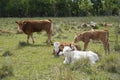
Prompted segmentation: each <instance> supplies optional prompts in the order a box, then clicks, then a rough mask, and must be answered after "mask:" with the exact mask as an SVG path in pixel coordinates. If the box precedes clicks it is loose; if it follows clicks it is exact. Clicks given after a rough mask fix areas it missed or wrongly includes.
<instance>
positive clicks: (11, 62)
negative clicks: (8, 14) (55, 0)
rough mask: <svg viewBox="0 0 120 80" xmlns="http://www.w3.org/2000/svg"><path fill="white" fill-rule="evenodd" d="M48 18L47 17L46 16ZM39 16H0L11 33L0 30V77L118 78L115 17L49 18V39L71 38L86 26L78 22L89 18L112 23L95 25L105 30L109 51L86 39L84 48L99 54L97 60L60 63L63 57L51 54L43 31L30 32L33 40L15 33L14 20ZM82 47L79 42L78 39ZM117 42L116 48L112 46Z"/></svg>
mask: <svg viewBox="0 0 120 80" xmlns="http://www.w3.org/2000/svg"><path fill="white" fill-rule="evenodd" d="M49 18H50V17H49ZM34 19H47V18H46V17H44V18H40V17H35V18H0V28H1V29H2V30H5V31H10V32H11V33H0V80H119V79H120V58H119V56H120V51H119V50H120V47H119V46H118V45H119V44H120V36H119V34H120V26H119V17H113V16H109V17H66V18H51V19H52V21H53V30H54V32H53V35H52V40H53V42H55V41H60V42H64V41H67V42H68V41H73V38H74V35H75V33H80V32H83V31H86V30H90V29H91V28H90V27H86V28H81V24H82V23H90V22H91V21H94V22H96V23H97V24H99V23H103V22H105V23H111V24H113V26H111V27H104V26H100V25H98V26H97V27H98V29H107V30H109V42H110V54H109V55H105V53H104V49H103V45H102V44H101V43H98V42H95V43H93V42H90V44H89V45H88V50H92V51H94V52H96V53H97V54H98V55H99V58H100V60H99V61H98V62H97V63H96V64H94V65H91V64H90V63H89V62H88V61H87V60H83V61H78V62H76V63H75V64H74V65H73V64H70V65H64V64H63V60H64V57H63V56H60V57H55V56H53V55H52V53H53V46H50V45H47V44H46V43H45V41H46V39H47V36H46V34H45V33H44V32H41V33H34V39H35V44H32V41H31V40H30V44H29V45H28V44H26V37H27V36H26V35H25V34H16V30H17V24H16V23H15V21H18V20H34ZM78 45H79V46H81V48H83V43H82V42H79V43H78ZM115 46H117V49H115Z"/></svg>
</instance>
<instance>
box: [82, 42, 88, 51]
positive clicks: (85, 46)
mask: <svg viewBox="0 0 120 80" xmlns="http://www.w3.org/2000/svg"><path fill="white" fill-rule="evenodd" d="M88 43H89V41H87V42H84V49H83V50H84V51H85V50H86V49H87V46H88Z"/></svg>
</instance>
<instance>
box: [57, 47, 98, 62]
mask: <svg viewBox="0 0 120 80" xmlns="http://www.w3.org/2000/svg"><path fill="white" fill-rule="evenodd" d="M59 55H64V56H65V60H64V62H63V63H64V64H69V63H74V62H75V61H76V60H80V59H83V58H88V59H89V60H90V62H91V63H95V62H96V61H98V60H99V57H98V55H97V54H96V53H94V52H92V51H78V50H72V49H71V48H70V47H69V46H65V47H64V49H63V52H60V53H59Z"/></svg>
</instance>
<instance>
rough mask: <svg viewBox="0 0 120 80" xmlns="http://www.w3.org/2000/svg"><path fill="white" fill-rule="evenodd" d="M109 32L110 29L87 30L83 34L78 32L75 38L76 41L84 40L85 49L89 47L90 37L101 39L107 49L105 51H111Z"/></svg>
mask: <svg viewBox="0 0 120 80" xmlns="http://www.w3.org/2000/svg"><path fill="white" fill-rule="evenodd" d="M108 37H109V32H108V30H93V31H85V32H83V33H81V34H77V35H76V36H75V38H74V43H77V42H79V41H83V42H84V49H83V50H86V49H87V46H88V43H89V41H90V39H92V40H100V41H101V42H102V43H103V45H104V49H105V53H107V52H108V53H109V42H108Z"/></svg>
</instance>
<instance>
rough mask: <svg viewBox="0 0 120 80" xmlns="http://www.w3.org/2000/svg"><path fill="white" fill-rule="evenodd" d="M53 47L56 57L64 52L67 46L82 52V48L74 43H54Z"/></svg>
mask: <svg viewBox="0 0 120 80" xmlns="http://www.w3.org/2000/svg"><path fill="white" fill-rule="evenodd" d="M53 46H54V49H53V54H54V55H59V52H60V51H63V49H64V47H65V46H70V47H71V46H74V49H75V50H81V48H80V47H79V46H78V45H77V44H75V43H73V42H54V44H53Z"/></svg>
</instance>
